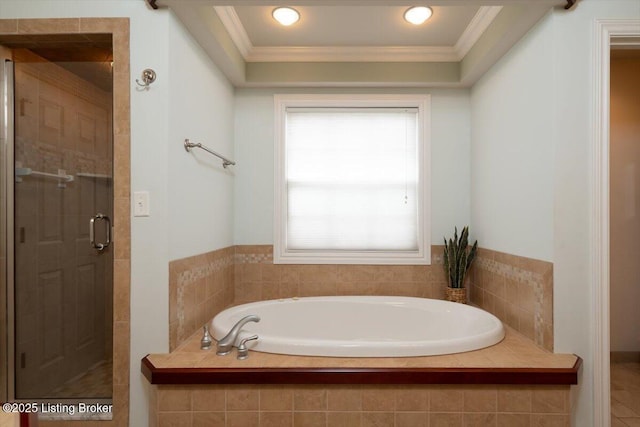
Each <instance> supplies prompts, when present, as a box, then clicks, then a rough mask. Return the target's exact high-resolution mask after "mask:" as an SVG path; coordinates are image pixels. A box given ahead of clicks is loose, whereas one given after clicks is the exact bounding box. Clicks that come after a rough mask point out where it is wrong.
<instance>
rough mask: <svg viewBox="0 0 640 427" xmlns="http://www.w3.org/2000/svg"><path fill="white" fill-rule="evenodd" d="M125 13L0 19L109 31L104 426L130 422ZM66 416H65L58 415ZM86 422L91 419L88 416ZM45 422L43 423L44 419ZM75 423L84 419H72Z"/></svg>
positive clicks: (8, 30)
mask: <svg viewBox="0 0 640 427" xmlns="http://www.w3.org/2000/svg"><path fill="white" fill-rule="evenodd" d="M129 28H130V22H129V18H60V19H0V34H1V35H14V36H15V35H25V36H26V35H35V34H39V35H56V34H111V35H112V47H113V120H112V126H113V129H112V131H113V243H112V244H113V250H114V257H113V296H112V298H113V355H112V357H113V372H112V378H113V392H112V395H113V396H112V397H113V399H112V400H113V410H112V420H111V421H101V422H100V424H101V425H104V426H105V427H109V426H118V427H125V426H128V425H129V373H130V372H129V371H130V369H129V366H130V289H131V273H130V272H131V216H130V202H129V201H130V188H131V186H130V176H131V154H130V140H131V135H130V134H131V119H130V117H131V114H130V110H131V107H130V97H131V95H130V93H131V87H130V62H129V61H130V52H129V39H130V37H129V31H130V30H129ZM63 422H66V421H63ZM86 422H88V423H90V424H91V425H93V423H94V422H93V421H89V420H87V421H86ZM47 424H48V423H47ZM76 424H77V425H78V426H79V427H80V426H82V425H83V424H85V422H83V421H79V422H76V421H74V425H76Z"/></svg>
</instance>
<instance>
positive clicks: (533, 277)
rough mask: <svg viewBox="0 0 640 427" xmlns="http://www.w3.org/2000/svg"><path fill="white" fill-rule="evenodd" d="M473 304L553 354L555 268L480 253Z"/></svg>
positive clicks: (474, 272)
mask: <svg viewBox="0 0 640 427" xmlns="http://www.w3.org/2000/svg"><path fill="white" fill-rule="evenodd" d="M470 295H471V302H472V303H473V304H476V305H478V306H479V307H481V308H483V309H485V310H487V311H488V312H490V313H493V314H494V315H495V316H497V317H498V318H499V319H500V320H502V321H503V322H504V323H506V324H507V325H509V326H511V327H512V328H513V329H515V330H516V331H518V332H520V333H521V334H523V335H524V336H526V337H527V338H529V339H531V340H532V341H533V342H535V343H536V344H537V345H539V346H540V347H542V348H545V349H547V350H549V351H553V264H552V263H550V262H545V261H539V260H535V259H531V258H524V257H519V256H516V255H510V254H505V253H502V252H495V251H491V250H487V249H479V250H478V256H477V258H476V261H475V263H474V267H473V269H472V274H471V286H470Z"/></svg>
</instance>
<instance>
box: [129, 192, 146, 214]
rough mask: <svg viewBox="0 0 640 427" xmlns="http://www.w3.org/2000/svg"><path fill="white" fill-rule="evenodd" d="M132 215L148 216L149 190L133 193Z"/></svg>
mask: <svg viewBox="0 0 640 427" xmlns="http://www.w3.org/2000/svg"><path fill="white" fill-rule="evenodd" d="M133 216H149V192H148V191H136V192H135V193H133Z"/></svg>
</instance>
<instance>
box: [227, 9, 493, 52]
mask: <svg viewBox="0 0 640 427" xmlns="http://www.w3.org/2000/svg"><path fill="white" fill-rule="evenodd" d="M214 9H215V11H216V13H217V14H218V17H219V18H220V21H222V24H223V25H224V26H225V28H226V29H227V32H228V33H229V36H230V37H231V39H232V40H233V42H234V44H235V45H236V47H237V48H238V50H239V51H240V53H241V54H242V56H243V58H244V59H245V61H247V62H454V61H460V60H462V58H464V56H465V55H466V54H467V52H469V50H470V49H471V47H472V46H473V45H474V43H475V42H476V41H477V40H478V39H479V38H480V36H482V33H483V32H484V31H485V30H486V29H487V28H488V27H489V25H490V24H491V22H493V19H494V18H495V17H496V16H497V15H498V13H500V10H501V9H502V6H482V7H480V9H478V12H477V13H476V14H475V16H474V17H473V18H472V19H471V21H470V22H469V25H468V26H467V28H466V29H465V30H464V32H463V33H462V35H461V36H460V38H459V39H458V41H457V42H456V44H455V45H454V46H253V44H252V43H251V40H250V39H249V36H248V34H247V31H246V30H245V28H244V26H243V25H242V22H241V21H240V18H239V17H238V14H237V13H236V11H235V8H234V7H233V6H214Z"/></svg>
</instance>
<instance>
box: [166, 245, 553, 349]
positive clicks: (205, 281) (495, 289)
mask: <svg viewBox="0 0 640 427" xmlns="http://www.w3.org/2000/svg"><path fill="white" fill-rule="evenodd" d="M442 250H443V247H442V246H432V248H431V254H432V255H431V265H335V264H333V265H296V264H274V263H273V246H271V245H240V246H232V247H228V248H225V249H221V250H217V251H213V252H209V253H207V254H203V255H197V256H194V257H189V258H185V259H181V260H177V261H172V262H171V263H170V264H169V292H170V295H169V296H170V298H169V317H170V319H169V326H170V348H171V350H173V349H175V348H176V347H177V346H178V345H180V344H181V343H183V342H184V340H185V339H187V338H188V337H189V336H190V335H191V334H193V333H194V332H195V331H196V330H197V329H199V328H201V327H202V325H204V323H206V322H207V321H208V320H209V319H211V318H212V317H213V316H215V314H217V313H218V312H219V311H220V310H222V309H223V308H225V307H227V306H229V305H232V304H242V303H247V302H253V301H260V300H267V299H275V298H289V297H296V296H297V297H306V296H320V295H403V296H413V297H422V298H435V299H444V290H445V287H446V277H445V274H444V270H443V267H442ZM469 293H470V299H471V302H472V303H473V304H476V305H478V306H480V307H482V308H483V309H485V310H487V311H489V312H491V313H493V314H494V315H496V316H497V317H499V318H500V319H501V320H502V321H503V322H505V323H506V324H508V325H509V326H511V327H512V328H514V329H515V330H517V331H518V332H520V333H522V334H523V335H525V336H526V337H528V338H529V339H531V340H532V341H534V342H535V343H536V344H538V345H539V346H541V347H543V348H545V349H548V350H553V264H551V263H549V262H544V261H538V260H534V259H530V258H523V257H518V256H515V255H509V254H504V253H501V252H495V251H490V250H486V249H480V250H479V251H478V257H477V259H476V261H475V263H474V266H473V267H472V270H471V274H470V280H469Z"/></svg>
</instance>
